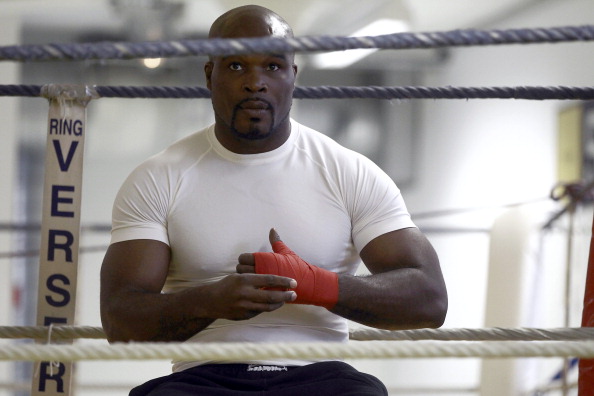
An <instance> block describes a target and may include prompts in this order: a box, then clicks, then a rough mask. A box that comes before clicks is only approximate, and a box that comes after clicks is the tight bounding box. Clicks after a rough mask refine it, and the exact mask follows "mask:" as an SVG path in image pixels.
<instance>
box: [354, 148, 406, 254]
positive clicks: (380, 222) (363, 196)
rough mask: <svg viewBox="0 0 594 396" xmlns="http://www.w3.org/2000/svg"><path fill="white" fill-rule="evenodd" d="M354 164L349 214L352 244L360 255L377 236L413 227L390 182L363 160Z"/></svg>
mask: <svg viewBox="0 0 594 396" xmlns="http://www.w3.org/2000/svg"><path fill="white" fill-rule="evenodd" d="M357 163H358V165H357V166H358V169H357V171H356V172H354V174H355V175H356V177H355V179H354V182H353V184H352V185H351V188H353V191H351V193H352V197H353V201H352V203H351V209H350V210H352V214H351V219H352V220H351V221H352V235H353V242H354V244H355V248H356V249H357V251H359V252H360V251H361V250H362V249H363V248H364V247H365V245H367V244H368V243H369V242H371V240H372V239H374V238H376V237H378V236H380V235H383V234H385V233H388V232H391V231H396V230H400V229H403V228H411V227H416V226H415V224H414V223H413V221H412V219H411V217H410V214H409V212H408V210H407V208H406V204H405V202H404V199H403V197H402V194H401V193H400V190H399V189H398V187H397V186H396V184H395V183H394V181H393V180H392V179H391V178H390V177H389V176H388V175H387V174H386V173H385V172H384V171H383V170H381V169H380V168H379V167H378V166H377V165H375V164H374V163H373V162H372V161H370V160H368V159H366V158H362V159H360V160H359V161H357Z"/></svg>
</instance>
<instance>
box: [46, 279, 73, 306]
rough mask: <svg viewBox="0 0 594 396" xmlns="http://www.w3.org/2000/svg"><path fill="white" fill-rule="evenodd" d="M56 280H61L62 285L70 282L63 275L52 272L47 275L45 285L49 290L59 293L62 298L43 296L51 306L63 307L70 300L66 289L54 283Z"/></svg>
mask: <svg viewBox="0 0 594 396" xmlns="http://www.w3.org/2000/svg"><path fill="white" fill-rule="evenodd" d="M56 281H61V282H62V284H63V285H69V284H70V280H69V279H68V278H67V277H66V276H65V275H62V274H53V275H51V276H49V277H48V278H47V281H46V282H45V285H46V286H47V288H48V289H49V290H50V291H51V292H54V293H56V294H59V295H61V296H62V299H61V300H54V299H53V298H52V296H45V301H47V303H48V304H49V305H51V306H53V307H64V306H66V305H68V303H69V302H70V293H69V292H68V290H66V289H64V288H62V287H59V286H57V285H55V282H56Z"/></svg>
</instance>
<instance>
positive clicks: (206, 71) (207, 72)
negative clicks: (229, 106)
mask: <svg viewBox="0 0 594 396" xmlns="http://www.w3.org/2000/svg"><path fill="white" fill-rule="evenodd" d="M213 66H214V65H213V63H212V62H210V61H209V62H206V64H204V75H205V76H206V87H207V88H208V89H209V90H210V86H211V84H210V78H211V76H212V68H213Z"/></svg>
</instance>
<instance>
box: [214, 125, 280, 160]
mask: <svg viewBox="0 0 594 396" xmlns="http://www.w3.org/2000/svg"><path fill="white" fill-rule="evenodd" d="M290 135H291V120H290V118H289V117H288V116H287V118H286V119H285V120H283V122H281V123H280V124H279V125H277V126H276V127H275V128H274V129H273V130H271V131H270V133H269V134H268V135H267V136H266V137H262V138H246V137H242V136H241V135H240V134H238V133H237V132H235V131H233V130H232V129H231V127H229V126H228V125H226V124H225V123H223V122H221V121H220V120H218V119H217V117H215V136H216V138H217V140H218V141H219V143H221V145H222V146H223V147H225V148H226V149H227V150H229V151H231V152H233V153H236V154H259V153H265V152H268V151H272V150H275V149H277V148H279V147H280V146H282V145H283V144H284V143H285V142H286V141H287V139H288V138H289V136H290Z"/></svg>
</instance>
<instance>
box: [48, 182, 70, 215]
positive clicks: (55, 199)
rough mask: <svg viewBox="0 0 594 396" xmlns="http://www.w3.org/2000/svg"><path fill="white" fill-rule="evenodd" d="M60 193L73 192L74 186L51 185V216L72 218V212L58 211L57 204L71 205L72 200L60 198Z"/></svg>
mask: <svg viewBox="0 0 594 396" xmlns="http://www.w3.org/2000/svg"><path fill="white" fill-rule="evenodd" d="M60 191H71V192H73V191H74V186H60V185H52V201H51V203H52V205H51V207H52V209H51V213H52V216H57V217H74V212H63V211H61V210H59V209H58V204H60V203H64V204H72V203H73V202H74V200H73V199H72V198H65V197H60Z"/></svg>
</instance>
